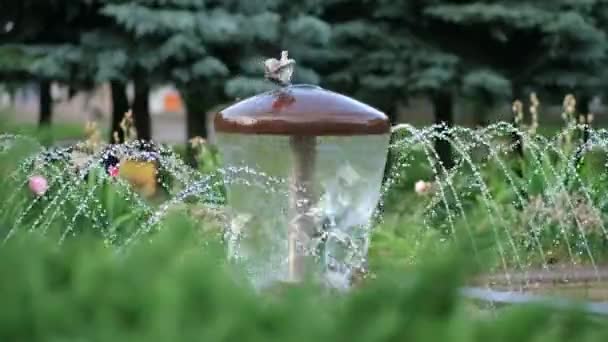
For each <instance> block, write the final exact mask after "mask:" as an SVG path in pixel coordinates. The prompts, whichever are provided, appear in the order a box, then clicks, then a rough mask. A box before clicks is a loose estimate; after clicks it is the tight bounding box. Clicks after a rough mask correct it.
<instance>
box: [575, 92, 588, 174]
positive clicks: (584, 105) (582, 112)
mask: <svg viewBox="0 0 608 342" xmlns="http://www.w3.org/2000/svg"><path fill="white" fill-rule="evenodd" d="M590 102H591V97H590V96H589V95H587V94H582V95H579V96H578V99H577V104H578V106H577V107H578V108H577V109H578V110H577V111H576V112H577V114H578V115H579V117H580V118H582V122H579V123H580V124H584V125H585V126H584V127H583V129H582V130H581V145H580V146H579V147H578V148H577V150H576V152H575V155H574V158H575V161H574V163H575V164H574V165H575V166H576V167H577V168H578V167H579V166H580V164H581V162H582V161H583V157H584V155H585V148H586V144H587V141H588V140H589V124H590V122H589V114H590V113H591V109H590V108H589V107H590V106H589V105H590ZM576 119H577V120H578V119H579V118H576Z"/></svg>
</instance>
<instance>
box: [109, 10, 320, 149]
mask: <svg viewBox="0 0 608 342" xmlns="http://www.w3.org/2000/svg"><path fill="white" fill-rule="evenodd" d="M317 5H318V1H311V0H308V1H303V2H298V4H295V3H293V2H287V1H286V0H285V1H278V0H275V1H259V2H252V1H246V0H230V1H207V2H201V1H195V0H182V1H170V2H167V1H160V0H159V1H155V0H149V1H140V2H137V3H136V2H116V3H112V4H109V5H108V6H106V7H105V8H104V9H103V13H105V14H106V15H108V16H110V17H112V18H113V19H114V20H115V21H116V22H117V23H118V24H119V25H120V26H121V28H122V29H123V30H124V31H125V32H127V33H128V34H129V35H131V36H132V37H133V39H136V40H137V41H138V42H139V43H143V44H146V45H147V46H148V47H147V53H148V54H149V56H148V57H147V58H148V66H149V69H153V70H155V72H156V73H158V75H162V76H159V77H162V78H163V79H164V80H167V81H171V82H173V83H175V84H176V86H177V87H178V89H179V90H180V92H181V94H182V95H183V96H184V100H185V104H186V108H187V120H186V121H187V137H188V138H192V137H194V136H196V135H198V136H203V137H204V136H206V130H207V127H206V121H205V115H206V112H207V111H208V110H210V109H211V108H213V107H214V106H216V105H217V104H219V103H226V102H229V101H231V100H232V99H234V98H236V97H244V96H249V95H252V94H255V93H258V92H260V91H263V90H268V89H271V88H272V87H273V86H272V85H271V84H270V83H269V82H266V81H264V80H263V60H264V58H267V57H270V56H278V55H279V54H280V51H281V50H283V49H288V50H290V52H291V53H292V54H293V55H294V56H296V58H298V67H297V71H296V81H300V82H308V83H318V82H319V79H320V77H319V76H318V74H317V73H316V72H314V70H313V69H311V68H307V67H306V66H307V65H312V64H314V63H315V62H318V57H319V56H318V50H319V49H322V46H323V44H324V43H326V42H327V41H328V40H329V25H327V24H325V23H323V22H322V21H321V20H319V19H317V18H315V17H314V16H313V15H312V14H314V9H315V8H316V7H318V6H317ZM286 18H289V20H286ZM243 28H247V29H243ZM296 37H298V38H299V39H298V40H297V44H296V43H295V42H296V39H295V38H296ZM150 65H153V66H154V67H153V68H152V67H150Z"/></svg>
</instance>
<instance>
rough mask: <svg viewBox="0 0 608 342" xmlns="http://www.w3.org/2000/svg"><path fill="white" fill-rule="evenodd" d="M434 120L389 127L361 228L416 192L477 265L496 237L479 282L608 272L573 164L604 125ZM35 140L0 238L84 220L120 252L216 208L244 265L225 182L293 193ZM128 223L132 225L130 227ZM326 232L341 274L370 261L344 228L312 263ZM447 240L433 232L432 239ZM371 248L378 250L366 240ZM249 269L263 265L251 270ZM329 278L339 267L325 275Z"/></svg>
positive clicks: (606, 136)
mask: <svg viewBox="0 0 608 342" xmlns="http://www.w3.org/2000/svg"><path fill="white" fill-rule="evenodd" d="M439 128H440V127H437V126H431V127H425V128H420V129H419V128H416V127H414V126H411V125H399V126H396V127H394V129H393V133H394V134H395V136H394V139H393V141H392V143H391V147H390V148H391V154H392V155H393V159H394V160H395V161H396V163H395V164H393V166H392V168H391V169H390V170H388V173H387V175H388V177H386V179H385V181H384V184H383V186H382V194H381V200H380V204H379V209H378V210H377V211H376V214H375V218H374V220H373V221H372V222H371V223H370V224H369V225H364V226H363V227H362V228H361V229H363V231H365V232H370V231H371V232H372V233H373V234H379V233H382V231H381V230H382V229H384V228H383V225H382V220H383V217H384V215H386V214H387V213H391V212H392V211H395V210H401V209H398V207H396V206H395V203H394V202H396V201H397V202H398V201H399V199H401V198H402V199H403V200H404V201H412V203H411V204H412V205H411V206H409V207H407V208H406V210H409V211H412V212H416V213H420V214H421V215H422V217H423V220H422V221H420V222H419V224H421V225H422V226H423V228H424V230H425V231H427V232H429V234H430V233H437V236H440V237H441V240H443V239H459V238H460V237H462V236H465V237H467V239H469V240H470V242H471V245H472V247H473V251H474V255H475V258H476V260H475V261H476V262H479V263H480V264H484V262H486V260H481V258H482V257H481V251H480V250H479V249H480V248H481V247H480V246H478V245H477V241H476V235H477V234H478V233H480V232H484V231H488V232H491V233H492V234H493V236H494V246H495V248H496V250H495V253H496V257H497V264H496V265H494V266H495V267H494V268H493V272H491V274H489V275H488V276H487V277H483V278H481V279H480V280H479V281H481V282H483V285H484V286H487V287H490V288H493V287H495V288H505V289H509V290H529V289H531V288H534V286H539V285H535V284H537V283H541V284H542V283H543V282H545V281H555V279H560V281H562V282H568V283H575V282H577V277H587V275H591V278H593V281H594V282H596V283H597V284H601V283H602V282H603V281H605V279H604V278H605V276H606V273H608V272H607V271H606V269H604V265H605V264H606V262H605V260H604V258H605V254H606V253H605V252H603V251H602V250H601V248H598V246H605V244H606V243H607V242H608V231H607V229H606V227H605V222H604V215H603V214H602V210H603V209H605V207H608V201H606V200H605V199H603V196H601V193H598V187H599V186H600V185H598V183H597V182H595V183H591V182H590V178H589V177H587V176H585V174H583V173H581V166H580V165H581V164H584V163H591V162H593V158H592V157H593V156H597V155H600V156H601V155H605V154H606V152H607V150H608V131H606V130H592V129H590V130H589V132H590V134H589V139H588V141H587V142H586V144H585V145H583V146H581V147H580V148H576V149H571V150H566V149H564V148H562V145H560V136H562V135H564V134H569V131H564V132H562V134H561V135H558V136H557V137H556V138H554V139H548V138H545V137H542V136H533V135H531V134H529V133H527V132H524V131H521V130H519V129H517V128H516V127H514V126H512V125H510V124H507V123H498V124H494V125H491V126H488V127H486V128H483V129H469V128H463V127H454V128H450V129H447V130H445V129H439ZM577 129H581V127H578V126H573V127H570V128H569V130H570V131H573V130H574V131H576V130H577ZM512 134H515V135H517V136H518V137H519V138H520V139H521V141H522V142H523V146H524V150H525V156H524V157H523V161H519V162H518V161H517V159H518V158H519V157H517V156H515V153H514V151H513V145H512V144H511V142H510V139H511V135H512ZM438 139H441V140H444V141H447V142H449V144H450V145H451V147H452V149H453V151H454V159H455V160H454V161H455V163H454V166H453V167H452V168H447V167H446V166H445V165H444V164H443V163H442V162H441V158H440V155H439V151H437V150H436V149H435V146H434V144H433V142H434V141H436V140H438ZM20 141H29V142H31V139H29V138H24V137H20V136H13V135H6V134H5V135H0V157H2V156H5V155H6V154H7V153H8V152H9V151H10V150H12V149H13V148H15V146H18V145H19V142H20ZM36 148H37V149H38V150H41V151H40V152H37V153H34V154H31V155H28V156H26V157H25V158H24V159H23V160H22V161H21V162H20V163H19V164H18V165H17V166H16V168H15V169H14V170H13V171H12V172H11V173H10V174H9V175H7V177H4V178H3V180H2V181H1V182H2V184H3V186H5V187H13V188H14V189H15V191H11V192H10V193H7V194H6V196H5V197H4V198H3V203H4V205H3V206H0V219H2V220H3V221H2V222H4V223H8V224H7V225H5V227H6V231H3V232H1V233H2V240H3V241H7V240H9V239H11V238H12V237H14V236H15V235H16V234H19V233H20V232H22V231H23V232H40V233H43V234H45V233H50V232H51V231H52V229H51V228H53V229H55V228H56V227H60V228H61V231H60V232H58V235H57V237H58V242H61V241H64V240H65V239H67V238H70V237H71V236H72V235H74V234H77V233H78V232H80V229H81V227H80V226H81V225H82V224H81V223H83V224H88V225H89V226H90V227H91V229H92V230H93V231H94V232H95V233H97V234H99V235H100V236H101V237H102V238H103V239H104V241H107V242H108V244H110V245H117V246H119V247H120V249H122V250H124V249H126V248H129V246H131V245H132V244H134V243H137V242H139V241H145V239H144V237H145V236H147V235H149V234H151V233H153V232H154V231H156V230H158V229H160V228H162V224H161V223H162V221H163V218H164V217H166V216H167V214H168V213H169V212H171V210H173V209H174V208H181V207H195V206H198V207H200V208H203V209H204V210H209V211H210V212H211V211H212V212H213V213H214V214H213V215H216V218H218V219H219V221H220V222H221V224H222V226H223V232H222V233H221V234H220V235H221V236H222V239H223V240H224V241H225V244H226V249H227V251H228V254H229V256H230V259H231V260H234V261H235V262H240V261H242V260H243V259H245V258H246V254H243V253H242V252H243V250H242V247H241V246H240V239H241V238H242V234H245V231H246V226H247V225H248V224H249V223H248V222H249V221H248V218H247V217H246V215H243V213H239V212H235V211H231V210H229V209H228V208H227V207H226V205H225V204H226V196H225V194H224V193H223V191H222V190H221V189H223V188H225V187H226V186H230V185H238V184H246V185H247V186H248V187H255V188H256V189H260V190H261V192H260V194H266V195H267V196H271V194H273V195H272V196H278V197H277V198H279V197H281V196H282V197H283V198H285V200H287V198H288V197H289V192H288V191H287V190H286V188H285V184H286V182H287V181H288V180H287V179H282V178H280V177H271V176H269V175H268V174H266V173H264V172H262V171H260V170H256V169H253V168H251V167H226V168H220V169H218V170H216V171H215V172H212V173H208V174H201V173H200V172H198V171H196V170H194V169H192V168H191V167H189V166H187V165H185V163H184V162H183V161H182V159H181V158H180V157H178V156H177V155H176V154H175V153H174V152H173V151H171V149H170V148H168V147H165V146H162V145H157V144H153V143H149V144H146V143H142V142H130V143H126V144H118V145H109V146H107V147H106V148H104V149H103V150H100V151H97V152H95V153H89V154H87V155H86V157H85V158H84V160H82V161H80V162H79V163H78V165H75V163H74V160H72V159H71V158H73V152H74V150H75V147H67V148H50V149H45V148H42V147H41V146H40V145H36ZM108 155H112V156H115V157H117V158H118V159H120V160H136V161H144V162H146V161H147V162H152V163H154V165H156V169H157V174H156V176H157V183H158V185H159V190H158V191H159V193H162V196H160V198H158V199H155V200H154V201H150V200H149V199H147V198H145V197H144V196H142V195H140V194H139V193H138V192H137V191H136V190H135V189H134V188H133V187H132V186H131V185H130V184H129V182H128V181H127V180H125V179H122V178H120V177H112V176H111V175H109V174H108V173H107V172H105V171H106V170H105V169H104V167H105V166H104V162H105V161H106V158H107V157H108ZM514 161H515V162H514ZM514 163H515V164H517V165H520V167H519V170H520V171H521V172H523V173H524V174H523V175H520V174H517V173H516V172H515V171H514V167H513V164H514ZM521 165H524V166H523V167H522V166H521ZM606 167H608V164H606V163H605V165H603V169H602V170H601V171H603V172H601V173H600V170H599V169H598V170H597V172H598V174H596V175H595V176H596V179H598V180H599V181H607V180H608V174H607V173H606V172H605V169H606ZM421 170H422V171H421ZM426 170H429V171H430V172H428V173H427V171H426ZM161 173H162V176H161ZM412 173H413V174H418V176H417V177H423V178H424V179H423V180H426V181H429V182H431V183H433V184H434V187H433V190H434V191H433V192H431V193H430V194H428V195H425V196H424V197H420V196H421V195H417V194H415V193H414V192H413V191H412V190H413V189H404V188H403V185H404V184H412V183H413V182H415V181H417V180H418V179H416V178H413V177H415V176H413V175H412ZM33 175H43V176H45V177H46V178H47V181H48V191H47V192H46V193H45V194H43V195H42V196H32V195H31V194H30V193H28V192H27V189H26V188H27V184H28V179H29V177H31V176H33ZM91 177H92V178H91ZM539 184H540V185H539ZM108 189H110V190H108ZM600 189H601V188H600ZM107 191H110V193H111V194H112V195H111V196H110V195H109V194H108V193H107ZM329 195H331V194H329ZM104 196H106V197H104ZM261 196H263V195H261ZM260 200H261V201H263V198H260ZM116 201H118V202H120V203H125V205H127V206H128V207H129V210H128V213H124V212H119V213H118V214H117V213H115V212H114V211H116V210H117V209H116V208H114V206H113V205H114V204H116V203H115V202H116ZM323 205H324V204H323V202H319V203H316V204H315V205H314V206H312V207H311V208H310V210H311V211H314V212H315V213H314V214H315V215H318V213H319V212H323V211H324V210H325V211H326V212H327V209H328V208H323V207H322V206H323ZM348 206H349V208H351V209H350V210H356V207H357V206H356V203H349V204H348ZM119 211H120V210H119ZM116 215H119V216H116ZM120 215H122V216H120ZM332 215H333V214H332ZM585 215H586V216H585ZM408 224H409V223H408V222H404V226H403V227H400V228H399V229H402V230H404V231H407V230H411V229H413V227H411V224H410V225H409V226H408ZM127 226H128V227H130V228H128V229H127V228H125V227H127ZM328 227H330V226H328ZM55 233H57V232H55ZM461 233H462V235H461ZM552 234H553V235H552ZM327 241H332V242H331V243H332V244H333V243H336V245H340V246H341V247H340V248H346V250H347V251H349V249H352V251H349V252H352V253H351V255H350V256H345V257H344V258H345V259H344V260H345V262H346V263H347V264H348V263H349V262H350V263H351V264H350V265H349V267H350V268H351V269H350V270H346V271H344V274H349V275H350V274H352V273H353V272H352V269H354V268H357V267H360V266H361V265H362V264H363V263H365V262H366V260H364V258H363V259H362V258H361V257H359V256H360V255H362V254H361V251H367V248H368V246H367V244H368V243H369V242H366V241H363V240H362V242H360V243H354V241H350V240H349V239H346V238H345V235H344V232H342V231H340V230H339V229H336V230H332V229H328V230H327V232H326V235H324V236H323V237H322V238H321V239H319V240H318V241H317V242H316V245H314V246H313V247H315V248H311V249H310V253H311V254H317V255H316V259H315V260H316V261H317V262H319V263H328V262H330V260H328V259H326V258H323V256H322V255H321V254H319V250H321V249H319V248H318V247H320V245H322V244H327ZM444 243H445V242H442V241H437V244H438V246H441V244H444ZM327 246H332V245H331V244H327ZM371 247H372V249H373V248H374V240H373V239H372V246H371ZM331 248H333V247H331ZM355 250H357V251H355ZM560 251H561V252H560ZM560 253H561V254H560ZM336 254H340V253H337V252H336ZM342 254H343V253H342ZM346 254H348V253H346ZM354 255H357V257H353V256H354ZM348 260H350V261H348ZM414 261H415V258H414ZM322 268H323V267H322ZM325 268H327V267H325ZM579 270H580V271H579ZM583 270H589V271H588V272H585V271H583ZM555 274H557V276H556V275H555ZM252 276H254V277H255V276H259V274H258V273H255V272H254V273H252ZM327 276H328V277H329V276H334V275H332V274H331V273H330V272H328V273H327ZM588 281H589V280H588ZM330 283H331V281H330ZM334 284H335V282H334Z"/></svg>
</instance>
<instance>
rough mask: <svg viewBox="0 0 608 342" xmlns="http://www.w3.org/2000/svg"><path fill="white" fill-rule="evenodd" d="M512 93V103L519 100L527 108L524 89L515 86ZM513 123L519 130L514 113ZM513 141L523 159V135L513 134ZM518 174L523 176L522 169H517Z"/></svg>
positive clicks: (518, 154)
mask: <svg viewBox="0 0 608 342" xmlns="http://www.w3.org/2000/svg"><path fill="white" fill-rule="evenodd" d="M511 93H512V95H513V101H512V102H515V101H517V100H519V101H521V102H522V104H524V108H525V107H526V106H525V101H524V98H523V96H524V94H523V88H522V86H521V85H519V84H513V85H512V89H511ZM512 122H513V126H515V128H517V129H519V127H517V123H516V120H515V113H513V119H512ZM511 141H512V142H513V146H515V147H514V149H515V154H516V155H517V156H518V157H519V158H523V156H524V142H523V140H522V138H521V135H519V134H517V132H513V133H511ZM516 172H517V174H519V175H521V174H522V171H521V169H517V170H516Z"/></svg>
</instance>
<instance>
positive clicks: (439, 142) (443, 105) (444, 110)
mask: <svg viewBox="0 0 608 342" xmlns="http://www.w3.org/2000/svg"><path fill="white" fill-rule="evenodd" d="M432 102H433V107H434V112H435V124H441V125H443V126H442V127H440V128H439V131H440V132H441V131H443V132H445V131H447V129H448V128H449V127H451V126H452V125H453V123H454V98H453V95H452V93H451V92H449V91H445V90H440V91H437V92H435V93H434V94H433V95H432ZM435 150H436V151H437V154H438V155H439V158H440V161H441V162H442V163H443V165H444V166H445V167H446V169H449V168H451V167H452V166H454V160H453V159H452V146H451V145H450V142H448V141H446V140H445V139H439V138H438V139H436V140H435Z"/></svg>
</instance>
